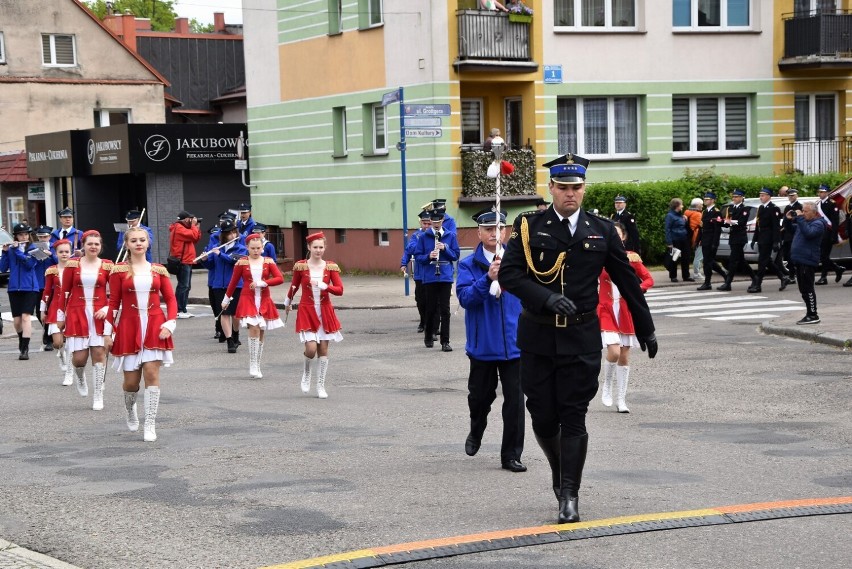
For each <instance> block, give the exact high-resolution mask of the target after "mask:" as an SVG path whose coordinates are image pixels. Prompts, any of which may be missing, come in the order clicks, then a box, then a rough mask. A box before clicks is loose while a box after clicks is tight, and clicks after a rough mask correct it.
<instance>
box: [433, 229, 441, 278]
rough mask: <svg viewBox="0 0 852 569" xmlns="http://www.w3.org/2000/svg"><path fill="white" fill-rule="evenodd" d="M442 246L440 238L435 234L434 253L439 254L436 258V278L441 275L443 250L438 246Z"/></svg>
mask: <svg viewBox="0 0 852 569" xmlns="http://www.w3.org/2000/svg"><path fill="white" fill-rule="evenodd" d="M440 244H441V240H440V237H439V235H438V234H437V233H436V234H435V248H434V249H433V251H434V252H435V253H436V254H437V255H436V256H435V276H436V277H437V276H439V275H440V274H441V250H440V249H439V248H438V246H439V245H440Z"/></svg>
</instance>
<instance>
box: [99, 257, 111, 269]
mask: <svg viewBox="0 0 852 569" xmlns="http://www.w3.org/2000/svg"><path fill="white" fill-rule="evenodd" d="M113 266H114V264H113V262H112V261H110V260H109V259H103V260H102V261H101V267H102V268H104V269H109V270H112V268H113Z"/></svg>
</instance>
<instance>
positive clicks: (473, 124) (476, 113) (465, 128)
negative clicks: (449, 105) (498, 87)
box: [461, 100, 482, 144]
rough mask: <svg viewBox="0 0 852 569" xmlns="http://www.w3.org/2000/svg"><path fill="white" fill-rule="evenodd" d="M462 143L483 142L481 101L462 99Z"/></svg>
mask: <svg viewBox="0 0 852 569" xmlns="http://www.w3.org/2000/svg"><path fill="white" fill-rule="evenodd" d="M461 108H462V116H461V119H462V144H482V134H481V132H480V128H479V125H480V124H481V123H482V120H481V117H480V106H479V101H464V100H463V101H462V102H461Z"/></svg>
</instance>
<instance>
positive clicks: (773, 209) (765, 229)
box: [751, 201, 781, 245]
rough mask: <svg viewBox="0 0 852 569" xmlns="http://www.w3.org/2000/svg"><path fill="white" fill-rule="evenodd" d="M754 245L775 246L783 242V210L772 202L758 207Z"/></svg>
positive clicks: (752, 240)
mask: <svg viewBox="0 0 852 569" xmlns="http://www.w3.org/2000/svg"><path fill="white" fill-rule="evenodd" d="M751 242H752V243H758V244H759V245H775V244H777V243H780V242H781V208H779V207H778V206H777V205H775V204H774V203H772V202H771V201H769V202H766V203H765V204H760V205H759V206H757V215H756V216H755V225H754V236H753V237H752V238H751Z"/></svg>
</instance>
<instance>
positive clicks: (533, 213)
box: [518, 209, 547, 217]
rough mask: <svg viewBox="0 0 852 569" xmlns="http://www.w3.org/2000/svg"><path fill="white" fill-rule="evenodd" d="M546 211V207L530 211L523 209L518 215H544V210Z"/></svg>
mask: <svg viewBox="0 0 852 569" xmlns="http://www.w3.org/2000/svg"><path fill="white" fill-rule="evenodd" d="M546 211H547V210H546V209H531V210H529V211H522V212H521V213H519V214H518V217H529V216H531V215H544V212H546Z"/></svg>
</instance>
